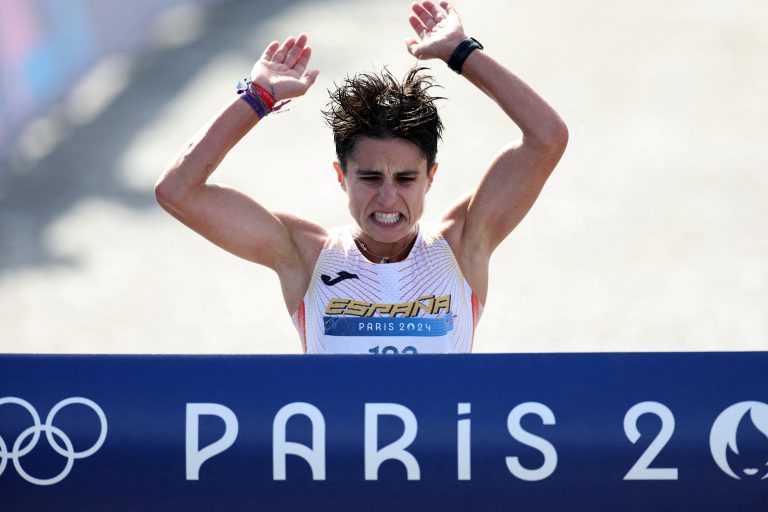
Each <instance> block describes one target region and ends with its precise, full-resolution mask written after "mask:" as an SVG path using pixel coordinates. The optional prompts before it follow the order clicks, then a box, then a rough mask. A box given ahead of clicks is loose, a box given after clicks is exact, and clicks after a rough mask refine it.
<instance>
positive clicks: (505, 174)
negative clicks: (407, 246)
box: [446, 139, 566, 257]
mask: <svg viewBox="0 0 768 512" xmlns="http://www.w3.org/2000/svg"><path fill="white" fill-rule="evenodd" d="M565 145H566V140H565V139H564V140H563V141H562V142H558V143H550V144H543V143H539V142H534V141H525V142H523V143H518V144H513V145H511V146H509V147H507V148H505V149H504V150H503V151H502V152H501V153H500V154H499V155H498V156H497V157H496V158H495V159H494V161H493V162H492V163H491V165H490V166H489V167H488V169H487V170H486V172H485V173H484V174H483V176H482V178H481V179H480V183H479V184H478V186H477V188H476V189H475V191H474V192H472V193H471V194H470V195H469V196H468V197H466V198H465V199H464V200H463V201H462V202H461V203H459V204H458V205H456V206H455V207H454V208H452V209H451V210H450V211H449V212H448V213H447V214H446V217H447V218H450V220H452V221H454V222H455V225H456V226H457V228H459V229H457V231H458V232H457V233H454V236H455V237H456V238H457V242H458V243H459V244H460V245H461V246H465V245H466V246H469V247H471V251H472V252H473V253H477V252H478V251H479V252H481V253H483V254H485V255H487V257H490V254H491V253H492V252H493V250H494V249H495V248H496V247H497V246H498V245H499V244H500V243H501V242H502V241H503V240H504V239H505V238H506V237H507V236H508V235H509V234H510V233H511V232H512V230H513V229H514V228H515V227H516V226H517V225H518V224H519V223H520V221H522V220H523V218H524V217H525V215H526V214H527V213H528V211H529V210H530V209H531V207H532V206H533V203H534V202H535V201H536V199H537V198H538V196H539V193H540V192H541V190H542V188H543V187H544V184H545V183H546V181H547V179H548V178H549V175H550V174H551V173H552V170H553V169H554V168H555V165H557V162H558V161H559V160H560V157H561V156H562V154H563V151H564V150H565Z"/></svg>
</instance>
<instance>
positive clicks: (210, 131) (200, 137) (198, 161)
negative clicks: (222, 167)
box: [155, 98, 259, 202]
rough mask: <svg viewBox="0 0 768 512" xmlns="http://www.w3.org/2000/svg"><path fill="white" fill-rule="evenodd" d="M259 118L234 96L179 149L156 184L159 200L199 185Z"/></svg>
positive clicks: (182, 194)
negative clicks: (177, 154)
mask: <svg viewBox="0 0 768 512" xmlns="http://www.w3.org/2000/svg"><path fill="white" fill-rule="evenodd" d="M258 121H259V116H258V115H256V113H255V112H254V111H253V109H252V108H251V107H250V106H249V105H248V104H247V103H246V102H245V101H242V100H241V99H240V98H235V99H233V100H232V102H231V103H230V104H229V105H227V106H226V107H225V108H224V109H223V110H222V111H221V112H220V113H219V114H218V115H217V116H216V117H214V118H213V119H212V120H211V121H210V122H209V123H208V124H207V125H206V126H204V127H203V128H202V129H201V130H200V131H199V132H198V133H197V134H195V136H194V137H193V138H192V140H191V141H190V142H189V143H188V144H187V145H186V146H185V147H184V148H183V149H182V151H181V153H180V154H179V156H178V157H177V158H176V160H175V161H174V162H173V163H171V165H170V166H168V168H167V169H166V171H165V172H164V173H163V175H162V176H161V177H160V179H159V180H158V182H157V185H156V186H155V191H156V194H157V196H158V199H160V200H161V202H162V201H163V200H165V201H166V202H173V201H179V200H181V199H183V198H184V197H185V196H186V195H187V193H188V192H189V191H192V190H195V189H196V188H198V187H201V186H203V185H204V184H205V182H206V181H207V180H208V178H209V177H210V175H211V173H213V171H214V170H215V169H216V167H217V166H218V165H219V163H220V162H221V161H222V160H223V159H224V157H225V156H226V155H227V153H229V151H230V150H231V149H232V147H234V145H235V144H237V143H238V142H239V141H240V139H242V138H243V137H244V136H245V134H246V133H248V131H250V130H251V128H253V127H254V126H255V125H256V123H258Z"/></svg>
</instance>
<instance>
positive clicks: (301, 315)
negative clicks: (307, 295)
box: [296, 300, 307, 354]
mask: <svg viewBox="0 0 768 512" xmlns="http://www.w3.org/2000/svg"><path fill="white" fill-rule="evenodd" d="M296 323H297V324H298V326H299V338H301V348H302V349H303V350H304V353H305V354H306V353H307V317H306V311H305V308H304V301H303V300H302V301H301V304H299V309H298V311H296Z"/></svg>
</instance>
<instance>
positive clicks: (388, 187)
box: [379, 180, 397, 206]
mask: <svg viewBox="0 0 768 512" xmlns="http://www.w3.org/2000/svg"><path fill="white" fill-rule="evenodd" d="M396 201H397V186H396V185H395V183H393V182H392V181H389V180H384V182H383V183H382V184H381V187H380V188H379V204H381V205H382V206H392V205H394V204H395V202H396Z"/></svg>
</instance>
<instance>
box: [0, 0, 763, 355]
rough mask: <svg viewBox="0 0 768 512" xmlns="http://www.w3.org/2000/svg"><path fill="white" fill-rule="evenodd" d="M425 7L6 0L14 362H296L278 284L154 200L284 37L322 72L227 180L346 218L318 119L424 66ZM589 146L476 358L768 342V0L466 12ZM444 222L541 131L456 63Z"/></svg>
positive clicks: (604, 1) (255, 135)
mask: <svg viewBox="0 0 768 512" xmlns="http://www.w3.org/2000/svg"><path fill="white" fill-rule="evenodd" d="M409 5H410V3H409V2H373V1H352V0H329V1H312V2H308V1H290V0H288V1H281V2H271V1H265V0H254V1H245V0H240V1H238V0H162V1H160V0H133V1H132V2H122V1H120V2H118V1H113V0H110V1H107V0H100V1H97V0H2V1H1V2H0V352H59V353H78V352H88V353H90V352H97V353H146V352H150V353H299V352H300V351H301V349H300V342H299V339H298V336H297V334H296V333H295V331H294V329H293V326H292V324H291V322H290V318H289V315H288V313H287V312H286V309H285V305H284V303H283V300H282V296H281V294H280V288H279V284H278V281H277V278H276V277H275V276H274V275H273V274H272V272H271V271H269V270H267V269H264V268H261V267H259V266H257V265H254V264H251V263H248V262H245V261H242V260H239V259H238V258H236V257H234V256H232V255H230V254H228V253H226V252H224V251H223V250H221V249H218V248H217V247H215V246H213V245H211V244H210V243H208V242H207V241H205V240H204V239H202V238H201V237H199V236H198V235H196V234H195V233H193V232H191V231H190V230H188V229H187V228H185V227H184V226H182V225H181V224H180V223H178V222H177V221H175V220H174V219H173V218H171V217H170V216H169V215H168V214H166V213H165V212H164V211H162V210H161V209H160V207H159V206H158V205H157V204H156V202H155V199H154V193H153V185H154V182H155V180H156V179H157V178H158V177H159V175H160V174H161V173H162V172H163V170H164V168H165V166H166V165H167V164H168V163H169V162H170V161H171V160H172V159H173V158H174V157H175V155H176V153H177V152H178V151H179V149H180V148H181V147H182V146H183V145H184V144H185V142H186V141H187V140H188V139H189V138H190V137H191V136H192V135H193V134H194V133H195V132H196V131H197V130H198V129H199V128H200V127H201V126H202V125H203V124H204V123H206V122H207V120H208V119H209V118H210V117H211V116H213V115H214V114H215V113H216V112H218V111H219V110H220V109H221V108H222V107H223V106H224V105H225V104H226V103H227V102H228V101H230V100H231V98H232V97H233V96H232V95H233V94H234V85H235V83H236V81H237V80H238V79H239V78H241V77H243V76H244V75H246V74H247V73H248V72H249V70H250V68H251V66H252V64H253V61H254V60H255V59H256V58H258V56H259V55H260V53H261V52H262V50H263V48H264V46H266V44H268V43H269V42H270V41H272V40H273V39H281V40H282V39H284V38H285V37H287V36H289V35H296V34H298V33H299V32H305V33H307V34H308V35H309V39H310V44H311V46H312V47H313V50H314V53H313V58H312V62H311V63H310V67H316V68H318V69H320V77H319V78H318V81H317V83H316V84H315V86H314V87H313V88H312V89H311V90H310V91H309V93H308V94H307V95H306V96H304V97H303V98H300V99H298V100H294V101H293V102H292V103H291V104H290V105H289V107H290V109H289V110H288V111H287V112H284V113H280V114H279V115H273V116H270V117H269V118H267V119H266V120H265V121H264V122H263V123H261V124H259V126H257V127H256V128H255V129H254V130H253V132H252V133H250V134H249V135H248V136H247V137H246V138H245V139H244V140H243V141H242V143H241V144H240V145H238V146H237V147H236V148H235V149H234V150H233V151H232V152H231V153H230V155H229V156H228V157H227V159H226V160H225V161H224V162H223V164H222V165H221V166H220V167H219V169H218V170H217V171H216V172H215V173H214V175H213V177H212V180H211V181H213V182H222V183H227V184H230V185H233V186H236V187H239V188H240V189H242V190H243V191H245V192H246V193H248V194H250V195H252V196H254V197H255V198H257V199H258V200H259V201H261V202H262V203H263V204H265V205H266V206H267V207H270V208H273V209H278V210H285V211H292V212H295V213H298V214H300V215H303V216H306V217H309V218H312V219H314V220H316V221H318V222H320V223H321V224H323V225H326V226H329V227H330V226H334V225H338V224H342V223H347V222H348V219H349V216H348V213H347V208H346V199H345V196H344V194H343V193H342V192H341V191H340V190H339V189H338V185H337V184H336V181H335V178H334V171H333V169H332V167H331V162H332V161H333V160H334V148H333V141H332V137H331V133H330V130H329V129H328V128H326V127H325V126H324V125H323V122H322V117H321V115H320V109H321V108H322V107H323V106H324V105H325V102H326V98H327V92H326V91H327V89H329V88H331V87H333V82H334V81H339V80H341V79H343V78H344V77H345V76H346V75H348V74H354V73H356V72H359V71H370V70H376V69H380V68H381V67H382V66H384V65H388V66H389V67H390V69H391V70H392V71H393V72H394V73H395V74H396V75H400V76H402V75H403V74H404V73H405V72H406V70H407V69H408V68H409V67H410V66H411V65H413V64H414V59H413V58H412V57H411V56H410V55H409V54H408V53H407V51H406V50H405V45H404V42H403V41H404V39H405V38H406V37H409V36H410V33H409V32H410V31H411V29H410V26H409V25H408V22H407V16H408V14H409ZM455 5H456V7H457V10H458V12H459V14H460V15H461V17H462V21H463V23H464V26H465V29H466V31H467V33H468V34H469V35H472V36H474V37H476V38H477V39H479V40H480V41H481V42H482V43H483V44H484V45H485V46H486V49H487V51H488V52H490V53H492V54H493V55H494V56H496V57H497V58H498V59H500V60H501V61H502V62H504V63H506V64H507V65H508V66H509V67H510V68H511V69H512V70H513V71H514V72H515V73H517V74H518V75H519V76H521V77H522V78H523V79H524V80H526V81H527V82H528V83H529V84H530V85H531V86H532V87H533V88H534V89H536V90H537V91H538V92H539V93H540V94H541V95H542V96H543V97H544V98H546V99H547V100H548V101H549V102H550V103H551V104H552V105H553V106H554V107H555V108H556V109H557V110H558V112H560V114H561V115H562V117H563V118H564V119H565V121H566V122H567V124H568V126H569V129H570V134H571V137H570V144H569V147H568V149H567V151H566V154H565V156H564V157H563V159H562V161H561V162H560V164H559V165H558V167H557V169H556V170H555V172H554V173H553V175H552V177H551V178H550V181H549V183H548V184H547V186H546V187H545V189H544V191H543V193H542V195H541V197H540V198H539V200H538V202H537V203H536V205H535V206H534V208H533V210H532V211H531V213H530V214H529V215H528V217H527V218H526V219H525V220H524V221H523V222H522V224H521V225H520V226H519V227H518V228H517V229H516V230H515V231H514V232H513V233H512V235H511V236H510V237H509V238H508V239H507V240H506V241H505V243H504V244H503V245H502V246H501V247H500V249H499V250H498V251H497V252H496V253H495V255H494V258H493V260H492V262H491V283H490V291H489V295H488V300H487V305H486V308H485V312H484V315H483V319H482V321H481V323H480V326H479V328H478V330H477V333H476V336H475V344H474V346H475V351H477V352H555V351H646V350H653V351H666V350H683V351H688V350H766V349H768V152H766V150H765V147H766V145H765V139H766V135H768V128H766V120H768V31H766V26H768V3H767V2H765V1H764V0H737V1H722V0H678V1H676V2H666V1H663V0H649V1H647V2H630V1H619V2H616V1H614V0H591V1H589V2H572V1H563V0H557V1H555V0H543V1H538V2H522V1H518V2H508V1H502V0H490V1H482V2H468V1H467V2H461V1H459V0H457V2H456V3H455ZM427 65H428V66H429V67H430V68H431V70H432V73H433V74H434V76H435V77H436V79H437V80H438V82H439V83H440V84H441V85H442V86H443V87H444V89H443V90H441V91H440V94H441V95H443V96H446V97H447V98H448V99H447V100H445V101H442V102H441V103H440V109H441V115H442V116H443V121H444V123H445V126H446V133H445V137H444V140H443V143H442V144H441V146H440V150H439V155H438V159H439V161H440V164H441V165H440V173H439V174H438V176H437V179H436V181H435V185H434V186H433V188H432V190H431V191H430V193H429V195H428V199H427V211H426V213H425V219H435V218H437V217H438V216H439V215H440V214H441V213H442V211H443V210H444V209H445V208H446V207H447V206H448V205H449V204H451V203H452V202H453V201H454V200H455V199H456V198H457V197H459V196H460V195H461V194H463V193H464V192H466V191H467V190H470V189H471V188H473V187H474V185H475V183H476V182H477V179H478V176H479V175H480V173H481V172H482V171H483V170H484V169H485V167H486V166H487V165H488V163H489V162H490V161H491V160H492V159H493V157H494V155H495V154H496V153H497V152H498V151H499V150H500V149H501V148H502V147H503V146H504V145H506V144H508V143H509V142H511V141H514V140H516V139H517V138H518V137H519V136H520V133H519V131H518V130H517V128H516V127H515V126H514V125H513V124H512V123H511V122H510V121H509V120H508V119H506V118H505V116H504V115H503V114H502V113H501V112H500V111H499V110H498V108H497V107H496V106H495V105H494V104H493V103H492V102H491V101H490V100H488V99H487V98H486V97H485V96H483V94H482V93H480V92H479V91H477V90H476V89H474V88H473V87H472V86H471V85H470V84H469V83H468V82H466V81H465V80H464V79H463V78H462V77H460V76H458V75H456V74H454V73H453V72H451V71H450V70H448V69H447V67H446V66H445V65H444V64H443V63H440V62H434V61H431V62H428V63H427Z"/></svg>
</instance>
